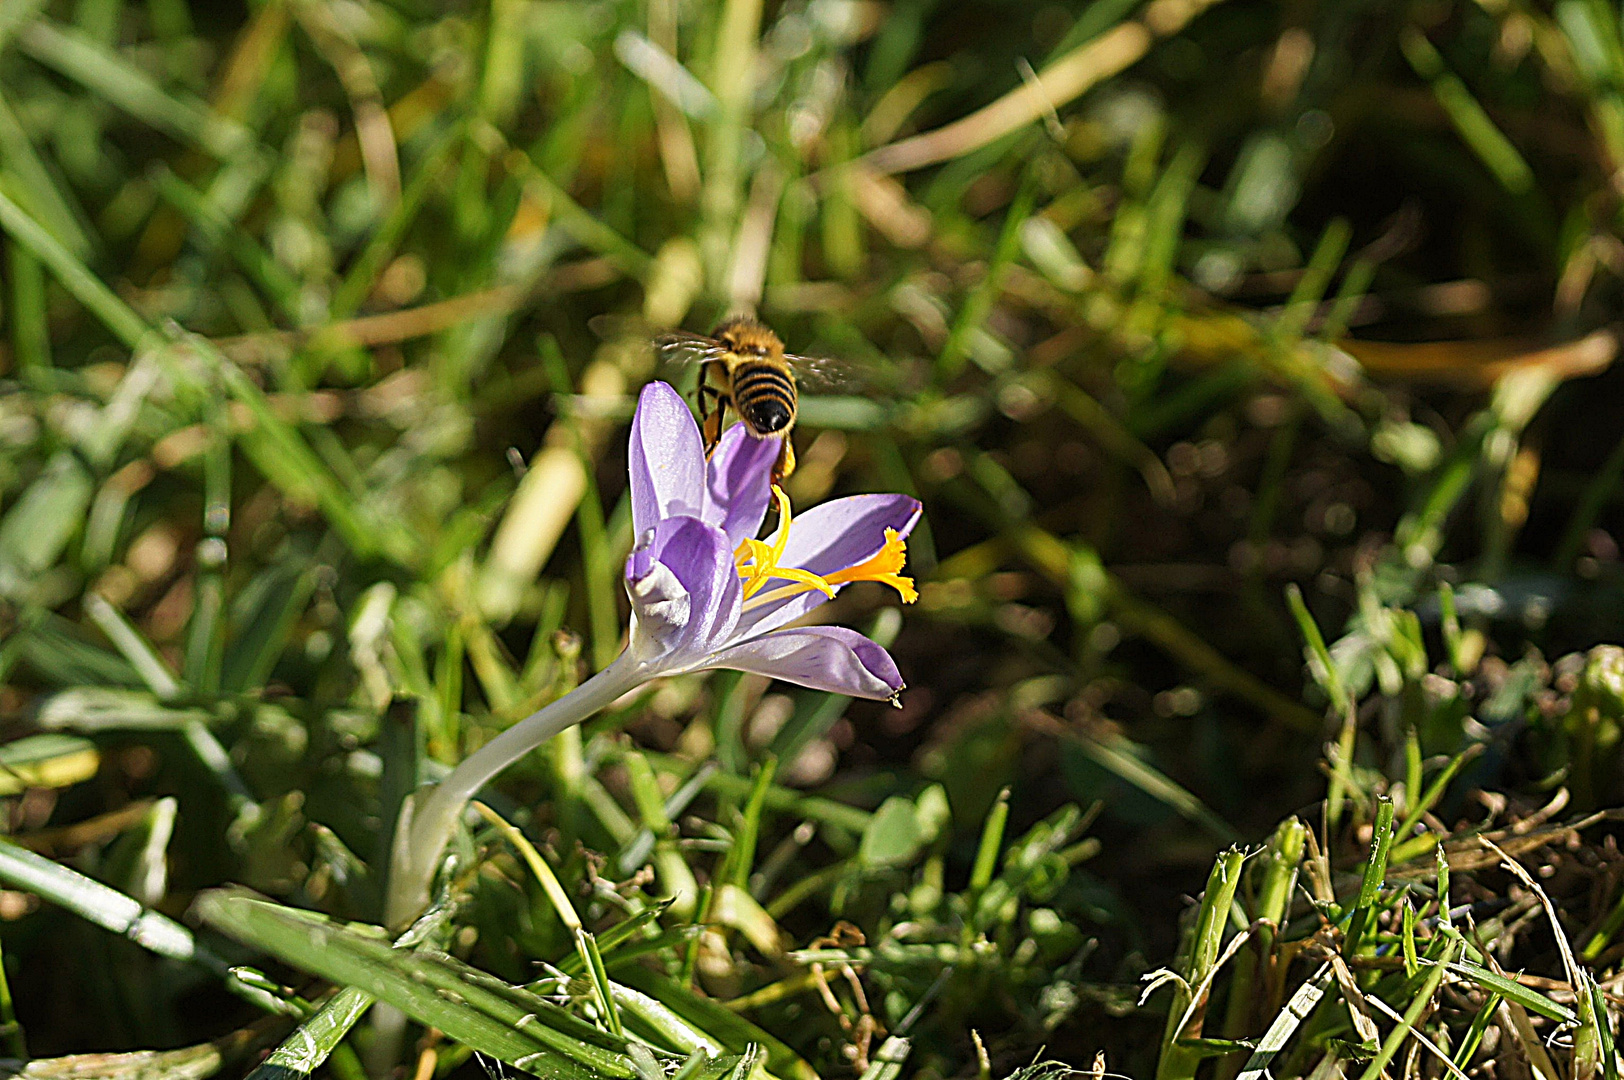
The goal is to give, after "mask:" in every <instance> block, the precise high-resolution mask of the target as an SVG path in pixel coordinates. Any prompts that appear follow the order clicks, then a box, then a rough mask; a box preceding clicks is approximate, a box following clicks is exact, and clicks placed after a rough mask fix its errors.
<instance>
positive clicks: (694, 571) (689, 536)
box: [626, 517, 742, 664]
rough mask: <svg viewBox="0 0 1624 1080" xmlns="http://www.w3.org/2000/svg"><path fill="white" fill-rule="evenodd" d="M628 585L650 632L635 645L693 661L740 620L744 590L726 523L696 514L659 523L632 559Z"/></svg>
mask: <svg viewBox="0 0 1624 1080" xmlns="http://www.w3.org/2000/svg"><path fill="white" fill-rule="evenodd" d="M626 591H627V593H628V594H629V595H630V596H631V599H632V608H633V612H634V614H635V616H636V618H637V633H639V634H642V635H645V640H641V641H634V645H636V646H637V647H639V648H641V649H643V650H645V651H651V652H652V651H657V652H660V653H663V654H669V656H670V657H671V658H672V660H673V662H680V663H684V664H686V663H691V662H693V661H694V660H696V659H697V658H698V657H699V656H701V655H707V654H709V653H711V652H713V651H715V650H716V649H717V648H718V647H720V646H721V645H722V644H724V643H725V642H726V641H727V640H728V639H729V638H730V637H732V635H733V629H734V626H735V625H736V624H737V623H738V620H739V602H740V597H741V595H742V590H741V588H740V586H739V574H738V571H737V570H736V569H735V568H734V565H733V548H732V546H731V545H729V544H728V541H727V537H726V536H725V535H724V534H723V533H722V531H721V530H720V529H717V528H716V527H715V526H712V525H707V524H705V523H704V522H703V521H701V520H699V519H698V518H696V517H674V518H666V519H665V520H663V521H660V522H658V523H656V524H655V526H654V528H653V529H652V530H650V531H649V533H648V534H647V540H646V542H645V543H643V544H640V545H638V547H637V549H636V550H634V551H633V552H632V553H631V555H630V556H629V557H628V558H627V560H626ZM649 637H652V638H653V639H654V640H652V641H651V640H648V638H649ZM656 647H657V648H656Z"/></svg>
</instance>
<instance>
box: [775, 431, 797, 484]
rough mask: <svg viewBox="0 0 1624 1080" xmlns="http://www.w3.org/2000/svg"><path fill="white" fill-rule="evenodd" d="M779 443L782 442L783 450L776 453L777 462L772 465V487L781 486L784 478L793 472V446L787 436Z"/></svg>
mask: <svg viewBox="0 0 1624 1080" xmlns="http://www.w3.org/2000/svg"><path fill="white" fill-rule="evenodd" d="M780 441H782V442H783V444H784V446H783V449H781V450H779V451H778V462H777V463H776V464H775V465H773V484H774V485H778V484H782V483H783V482H784V478H785V477H787V476H789V474H790V473H792V472H794V471H795V444H794V443H792V442H790V441H789V436H788V435H785V436H784V437H783V439H782V440H780Z"/></svg>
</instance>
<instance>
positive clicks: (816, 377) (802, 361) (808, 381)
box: [784, 353, 859, 391]
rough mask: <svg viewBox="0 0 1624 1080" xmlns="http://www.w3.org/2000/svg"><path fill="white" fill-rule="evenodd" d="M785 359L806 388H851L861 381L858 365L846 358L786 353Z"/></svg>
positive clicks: (797, 381)
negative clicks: (858, 375) (837, 358)
mask: <svg viewBox="0 0 1624 1080" xmlns="http://www.w3.org/2000/svg"><path fill="white" fill-rule="evenodd" d="M784 359H785V360H787V361H789V366H790V370H792V371H794V372H795V381H796V383H797V384H798V385H800V386H801V388H803V389H806V390H814V391H816V390H841V389H849V388H851V387H852V386H854V385H856V384H857V382H858V381H859V380H858V377H857V369H856V367H855V366H854V365H853V364H851V363H850V362H849V361H846V360H835V359H832V358H831V357H827V356H797V355H795V354H794V353H785V354H784Z"/></svg>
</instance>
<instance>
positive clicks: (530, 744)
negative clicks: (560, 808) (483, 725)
mask: <svg viewBox="0 0 1624 1080" xmlns="http://www.w3.org/2000/svg"><path fill="white" fill-rule="evenodd" d="M650 677H651V673H650V671H649V669H648V666H647V665H645V664H643V663H641V662H639V661H638V660H637V659H635V657H634V656H633V654H632V652H631V651H630V650H628V651H627V652H623V653H621V654H620V656H619V658H618V659H616V660H615V662H614V663H612V664H610V665H609V666H608V667H606V668H604V669H603V670H602V671H600V672H598V673H597V674H596V675H594V676H592V678H590V679H588V680H587V681H586V682H584V683H582V684H581V685H580V686H577V687H576V688H575V689H574V690H572V691H570V692H569V693H568V694H565V695H564V696H563V697H561V698H559V699H558V700H557V701H555V702H553V703H552V704H550V705H548V706H546V707H545V708H543V709H541V710H540V711H538V712H534V713H531V714H530V715H529V716H527V717H525V718H524V719H523V720H520V721H519V722H518V723H516V724H514V725H513V726H512V727H510V728H508V729H507V730H506V731H504V732H502V734H500V735H498V736H497V737H496V738H494V739H492V740H491V741H490V742H488V743H486V744H485V745H484V746H482V747H480V748H479V749H478V750H476V751H474V752H473V753H472V754H470V755H469V756H468V757H467V758H466V759H465V760H464V761H463V762H462V764H460V765H458V766H457V767H456V768H455V769H452V770H451V773H450V775H448V776H447V777H446V778H445V779H444V780H442V781H440V783H439V784H437V785H435V786H434V787H433V788H426V789H423V790H421V791H419V792H417V793H416V794H415V795H414V796H413V797H412V798H411V799H409V800H408V801H407V805H406V806H405V807H404V808H403V809H402V812H401V818H400V823H399V824H398V825H397V826H396V829H397V831H396V836H395V851H394V858H393V861H392V863H391V865H390V870H389V894H388V897H387V900H386V902H385V904H384V922H385V924H386V925H388V926H396V927H398V926H403V925H405V924H406V923H408V922H410V921H411V920H412V919H414V918H416V917H417V916H418V915H419V914H420V913H421V912H422V910H423V909H424V908H425V907H427V906H428V903H429V889H430V887H431V886H432V885H433V883H434V871H435V868H436V867H438V866H439V864H440V854H441V853H442V852H443V851H444V850H445V846H446V844H447V843H449V842H450V840H451V836H452V834H453V833H454V832H456V829H457V821H458V820H459V819H460V818H461V817H462V812H463V810H464V809H466V808H467V806H468V800H470V799H472V798H473V797H474V796H475V795H476V794H478V793H479V789H480V788H482V787H484V786H485V785H486V784H487V783H489V782H490V781H491V780H493V779H495V777H496V776H497V775H498V774H499V773H501V772H502V770H504V769H506V768H507V767H508V766H509V765H512V764H513V763H514V762H516V761H518V760H519V759H520V758H522V757H524V756H525V755H526V754H528V753H530V751H532V750H534V749H536V748H537V747H538V746H540V745H542V744H543V743H545V742H546V741H547V740H548V739H551V738H552V737H553V736H554V735H557V734H558V733H559V732H560V731H563V730H564V729H565V728H567V727H570V726H571V725H574V724H579V723H580V722H581V721H583V720H585V719H586V718H587V717H589V716H591V715H592V714H593V713H595V712H597V711H598V710H599V709H602V708H603V707H604V706H606V705H608V704H609V703H610V702H612V701H614V700H615V699H616V698H618V697H620V696H621V695H622V694H624V693H626V692H627V691H629V690H632V689H634V688H636V687H637V686H638V685H639V684H641V683H643V682H645V681H647V680H648V679H649V678H650Z"/></svg>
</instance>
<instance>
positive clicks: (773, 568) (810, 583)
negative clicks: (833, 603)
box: [733, 484, 835, 600]
mask: <svg viewBox="0 0 1624 1080" xmlns="http://www.w3.org/2000/svg"><path fill="white" fill-rule="evenodd" d="M773 497H774V498H775V499H777V500H778V539H777V540H776V541H775V542H774V543H771V544H769V543H767V542H766V541H764V540H746V541H744V542H743V543H741V544H740V545H739V546H738V547H737V548H736V549H734V552H733V565H734V566H736V567H738V570H739V576H740V577H741V578H743V579H744V597H745V599H746V600H748V599H749V598H750V597H752V596H754V595H755V594H756V593H758V592H760V591H761V587H762V586H763V585H765V584H767V582H768V581H771V580H773V579H774V578H777V579H779V580H783V581H793V582H796V583H797V585H796V587H795V591H796V592H805V591H807V590H808V589H816V590H818V591H819V592H821V593H823V594H824V595H825V596H831V597H832V596H834V594H835V590H834V588H833V587H832V586H831V585H830V584H829V583H828V582H827V581H824V580H823V579H822V578H821V577H819V576H818V575H816V574H814V573H812V571H810V570H802V569H800V568H799V567H795V566H779V565H778V561H779V560H780V559H782V558H783V557H784V551H785V549H786V548H788V547H789V528H790V524H791V523H792V522H793V521H794V514H793V513H791V511H790V506H789V496H788V495H785V494H784V490H783V489H782V488H780V487H779V486H778V485H777V484H774V485H773ZM775 591H776V590H775Z"/></svg>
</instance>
